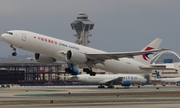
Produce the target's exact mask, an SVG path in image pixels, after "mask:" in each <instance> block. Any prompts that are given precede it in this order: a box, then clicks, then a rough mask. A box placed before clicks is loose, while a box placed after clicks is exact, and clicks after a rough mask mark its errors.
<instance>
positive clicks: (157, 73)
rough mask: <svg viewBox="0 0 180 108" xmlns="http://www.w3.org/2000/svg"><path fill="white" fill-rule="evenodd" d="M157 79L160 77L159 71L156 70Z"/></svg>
mask: <svg viewBox="0 0 180 108" xmlns="http://www.w3.org/2000/svg"><path fill="white" fill-rule="evenodd" d="M156 76H157V79H161V76H160V75H159V72H158V71H157V72H156Z"/></svg>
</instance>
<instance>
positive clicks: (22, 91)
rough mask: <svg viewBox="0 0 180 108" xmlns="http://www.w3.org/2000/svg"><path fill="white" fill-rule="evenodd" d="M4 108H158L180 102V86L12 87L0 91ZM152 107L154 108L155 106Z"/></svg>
mask: <svg viewBox="0 0 180 108" xmlns="http://www.w3.org/2000/svg"><path fill="white" fill-rule="evenodd" d="M0 94H1V95H0V105H1V106H0V107H1V108H11V107H12V106H11V105H13V108H21V107H27V108H28V107H32V105H33V108H41V107H45V108H56V107H66V108H70V107H72V106H73V108H74V107H75V108H76V107H84V106H86V105H88V108H91V107H95V106H98V107H100V108H101V107H103V108H106V107H110V106H113V107H114V108H116V107H118V106H121V107H130V106H133V107H134V108H136V107H138V108H141V107H143V106H144V105H145V106H147V108H148V106H149V108H150V106H152V104H153V105H156V108H158V106H159V107H162V106H163V105H165V107H167V108H168V107H170V106H171V108H172V106H173V107H174V108H176V106H179V103H180V86H160V85H159V86H141V88H138V87H137V86H132V87H130V89H124V88H123V87H119V89H108V88H103V89H98V88H97V86H79V87H78V86H68V87H62V86H61V87H59V86H58V87H47V86H45V87H11V88H0ZM35 104H37V105H35ZM151 108H152V107H151Z"/></svg>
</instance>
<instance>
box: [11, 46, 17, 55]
mask: <svg viewBox="0 0 180 108" xmlns="http://www.w3.org/2000/svg"><path fill="white" fill-rule="evenodd" d="M10 47H11V48H12V49H13V51H14V52H13V53H12V56H16V55H17V53H16V48H15V47H14V46H13V45H10Z"/></svg>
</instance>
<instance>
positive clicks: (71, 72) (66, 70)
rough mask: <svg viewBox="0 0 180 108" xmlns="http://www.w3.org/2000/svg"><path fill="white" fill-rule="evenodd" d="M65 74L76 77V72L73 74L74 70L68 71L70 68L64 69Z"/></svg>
mask: <svg viewBox="0 0 180 108" xmlns="http://www.w3.org/2000/svg"><path fill="white" fill-rule="evenodd" d="M65 72H67V73H70V74H71V75H77V74H78V73H77V72H74V70H72V69H70V68H65Z"/></svg>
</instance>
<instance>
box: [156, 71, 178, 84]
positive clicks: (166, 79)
mask: <svg viewBox="0 0 180 108" xmlns="http://www.w3.org/2000/svg"><path fill="white" fill-rule="evenodd" d="M156 75H157V79H156V80H155V81H159V82H162V83H176V85H179V83H180V78H161V76H160V75H159V72H156Z"/></svg>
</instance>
